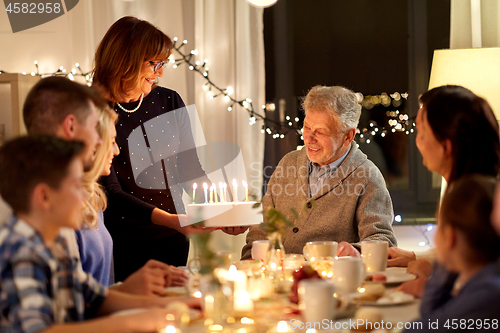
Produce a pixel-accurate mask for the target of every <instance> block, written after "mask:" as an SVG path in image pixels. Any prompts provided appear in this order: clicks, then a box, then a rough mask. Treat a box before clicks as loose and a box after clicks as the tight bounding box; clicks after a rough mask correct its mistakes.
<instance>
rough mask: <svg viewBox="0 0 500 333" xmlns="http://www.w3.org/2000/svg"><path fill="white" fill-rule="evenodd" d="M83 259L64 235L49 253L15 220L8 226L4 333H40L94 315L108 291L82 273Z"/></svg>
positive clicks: (2, 243)
mask: <svg viewBox="0 0 500 333" xmlns="http://www.w3.org/2000/svg"><path fill="white" fill-rule="evenodd" d="M78 258H79V257H78V256H75V255H73V254H72V252H71V244H68V242H67V238H65V237H63V236H61V235H59V236H58V237H57V238H56V240H55V242H54V245H53V246H52V247H51V248H49V247H47V246H46V245H45V243H44V241H43V238H42V237H41V235H40V234H39V233H38V232H37V231H36V230H35V229H34V228H33V227H32V226H31V225H29V224H28V223H26V222H25V221H23V220H20V219H18V218H17V217H15V216H12V217H11V218H10V220H9V222H8V224H5V225H2V226H1V227H0V332H29V333H31V332H38V331H41V330H44V329H47V328H48V327H50V326H51V325H53V324H55V323H58V324H60V323H66V322H73V321H82V320H84V316H87V315H93V314H94V313H95V312H96V311H97V310H98V308H99V307H100V306H101V304H102V302H103V301H104V298H105V296H106V294H107V289H106V288H105V287H104V286H102V285H101V284H99V283H98V282H97V281H95V280H94V278H93V277H92V276H91V275H90V274H87V273H85V272H84V271H83V270H82V268H81V264H80V263H79V262H78V260H79V259H78Z"/></svg>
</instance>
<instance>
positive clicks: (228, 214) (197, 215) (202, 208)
mask: <svg viewBox="0 0 500 333" xmlns="http://www.w3.org/2000/svg"><path fill="white" fill-rule="evenodd" d="M255 203H256V202H255V201H249V202H237V203H233V202H227V203H218V204H192V205H188V206H187V215H188V217H189V219H190V223H196V222H199V221H204V222H205V226H206V227H234V226H246V225H252V224H260V223H262V214H261V213H260V211H261V210H262V209H261V208H260V207H259V208H253V205H254V204H255Z"/></svg>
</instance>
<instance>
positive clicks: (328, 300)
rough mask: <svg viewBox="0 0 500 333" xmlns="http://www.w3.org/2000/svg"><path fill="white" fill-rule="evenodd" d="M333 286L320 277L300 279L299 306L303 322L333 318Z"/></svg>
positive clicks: (335, 302)
mask: <svg viewBox="0 0 500 333" xmlns="http://www.w3.org/2000/svg"><path fill="white" fill-rule="evenodd" d="M334 293H335V286H334V285H333V284H331V283H328V282H327V281H325V280H322V279H306V280H301V281H300V282H299V284H298V294H299V300H300V302H299V308H300V310H301V311H302V315H303V317H304V321H305V322H309V323H313V322H314V323H316V322H323V320H325V319H326V320H328V321H329V320H331V319H333V318H335V312H336V309H337V298H335V297H334Z"/></svg>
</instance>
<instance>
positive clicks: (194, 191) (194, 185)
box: [193, 183, 198, 204]
mask: <svg viewBox="0 0 500 333" xmlns="http://www.w3.org/2000/svg"><path fill="white" fill-rule="evenodd" d="M197 188H198V184H196V183H194V184H193V204H194V203H195V201H194V197H195V195H196V189H197Z"/></svg>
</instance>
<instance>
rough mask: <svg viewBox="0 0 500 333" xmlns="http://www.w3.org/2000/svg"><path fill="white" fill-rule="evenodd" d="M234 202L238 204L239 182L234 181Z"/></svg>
mask: <svg viewBox="0 0 500 333" xmlns="http://www.w3.org/2000/svg"><path fill="white" fill-rule="evenodd" d="M233 201H234V202H235V203H236V202H238V182H237V181H236V179H233Z"/></svg>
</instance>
